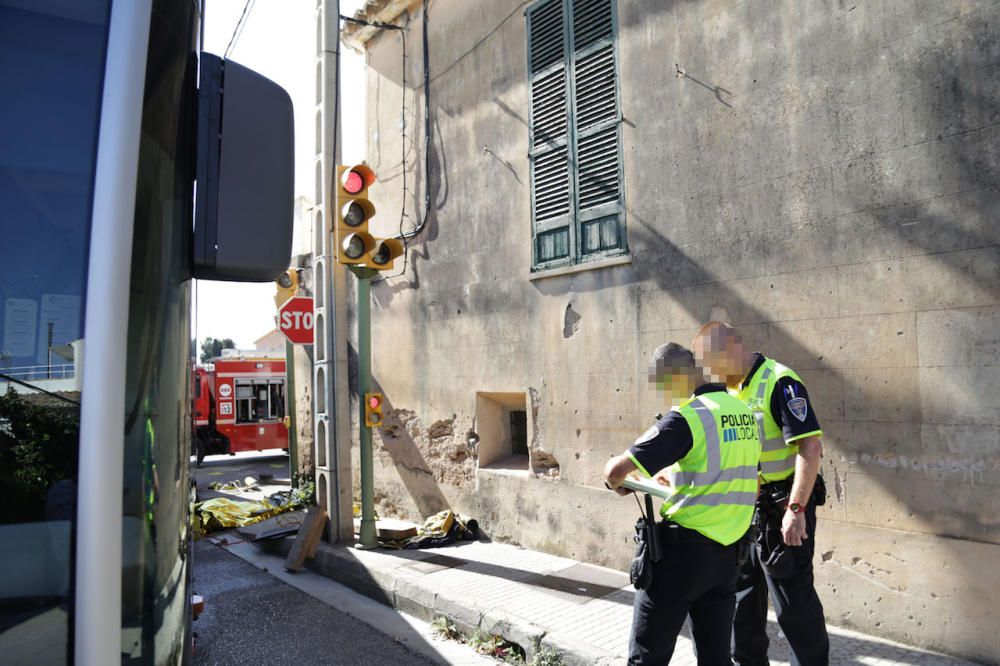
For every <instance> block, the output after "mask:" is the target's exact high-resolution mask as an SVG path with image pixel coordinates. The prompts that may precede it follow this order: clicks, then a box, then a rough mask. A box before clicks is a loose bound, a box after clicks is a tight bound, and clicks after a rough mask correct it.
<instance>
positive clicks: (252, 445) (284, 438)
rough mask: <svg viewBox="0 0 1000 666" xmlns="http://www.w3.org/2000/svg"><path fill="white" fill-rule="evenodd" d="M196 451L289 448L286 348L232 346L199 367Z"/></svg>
mask: <svg viewBox="0 0 1000 666" xmlns="http://www.w3.org/2000/svg"><path fill="white" fill-rule="evenodd" d="M193 385H194V406H193V407H194V409H193V411H194V437H193V448H194V454H195V455H197V457H198V464H199V465H200V464H201V462H202V460H204V458H205V456H206V455H213V454H219V453H227V454H229V455H233V454H235V453H237V452H238V451H263V450H265V449H284V450H286V451H287V450H288V428H287V427H286V426H285V414H286V406H285V356H284V353H280V354H277V353H275V354H269V353H267V352H241V351H238V350H231V349H226V350H224V351H223V354H222V356H221V357H220V358H216V359H214V360H213V361H212V362H210V363H207V364H205V365H200V366H197V367H195V369H194V377H193Z"/></svg>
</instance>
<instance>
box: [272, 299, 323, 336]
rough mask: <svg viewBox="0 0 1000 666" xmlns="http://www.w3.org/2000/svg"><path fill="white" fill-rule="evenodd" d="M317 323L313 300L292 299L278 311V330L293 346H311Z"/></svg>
mask: <svg viewBox="0 0 1000 666" xmlns="http://www.w3.org/2000/svg"><path fill="white" fill-rule="evenodd" d="M315 323H316V316H315V314H314V313H313V299H311V298H304V297H302V296H299V297H297V298H292V299H289V300H288V301H286V302H285V304H284V305H282V306H281V307H280V308H279V309H278V330H279V331H281V333H282V334H283V335H284V336H285V337H286V338H288V340H289V341H290V342H292V343H293V344H296V345H311V344H312V343H313V326H314V325H315Z"/></svg>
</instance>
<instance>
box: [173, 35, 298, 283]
mask: <svg viewBox="0 0 1000 666" xmlns="http://www.w3.org/2000/svg"><path fill="white" fill-rule="evenodd" d="M200 60H201V76H200V83H199V90H198V135H197V141H198V145H197V147H196V155H197V157H196V159H197V165H196V168H197V172H196V178H197V181H198V182H197V190H196V195H195V215H194V242H193V257H192V274H193V275H194V277H196V278H200V279H205V280H229V281H235V282H269V281H271V280H274V279H276V278H277V277H278V276H279V275H281V274H282V273H284V272H285V270H286V269H287V268H288V265H289V263H290V262H291V256H292V210H293V205H294V204H293V187H294V179H295V171H294V168H295V167H294V129H293V116H292V100H291V98H290V97H289V96H288V93H287V92H285V90H284V89H283V88H282V87H281V86H279V85H277V84H276V83H274V82H273V81H271V80H269V79H266V78H264V77H263V76H261V75H260V74H258V73H256V72H254V71H252V70H250V69H247V68H246V67H243V66H242V65H239V64H237V63H235V62H233V61H232V60H225V61H223V60H222V59H221V58H219V57H218V56H216V55H212V54H210V53H202V54H201V57H200Z"/></svg>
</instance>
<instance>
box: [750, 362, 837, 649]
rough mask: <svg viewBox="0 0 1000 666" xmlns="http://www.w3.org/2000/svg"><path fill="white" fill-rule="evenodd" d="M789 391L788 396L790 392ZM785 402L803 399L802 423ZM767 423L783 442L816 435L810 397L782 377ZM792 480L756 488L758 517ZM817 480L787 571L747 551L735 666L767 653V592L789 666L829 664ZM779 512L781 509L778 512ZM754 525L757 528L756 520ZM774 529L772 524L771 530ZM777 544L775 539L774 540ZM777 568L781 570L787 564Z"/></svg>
mask: <svg viewBox="0 0 1000 666" xmlns="http://www.w3.org/2000/svg"><path fill="white" fill-rule="evenodd" d="M766 360H767V359H766V358H765V357H764V355H763V354H758V356H757V360H756V362H755V363H754V365H753V367H752V368H751V369H750V372H749V373H747V376H746V378H745V379H744V380H743V385H746V384H747V383H748V382H750V380H751V379H752V378H753V376H754V374H755V373H756V372H757V371H758V370H759V369H760V367H761V366H762V365H763V364H764V362H765V361H766ZM789 389H791V390H789ZM789 396H794V397H795V398H803V399H805V401H806V404H807V410H806V415H805V416H806V418H805V419H801V418H799V416H800V415H801V407H800V406H799V404H800V403H799V404H797V405H796V407H798V409H797V411H798V415H796V416H794V417H793V415H792V413H791V411H790V408H789V405H788V400H789ZM767 407H768V408H769V409H770V412H771V417H772V418H773V419H774V421H775V423H777V424H778V425H780V426H781V428H782V433H783V435H784V437H785V439H786V440H788V439H792V438H795V437H796V436H801V435H804V434H807V433H812V432H816V431H819V430H820V425H819V421H818V420H817V418H816V411H815V410H814V409H813V407H812V402H811V401H810V400H809V394H808V392H807V391H806V387H805V385H804V384H802V382H800V381H798V380H796V379H794V378H791V377H783V378H781V379H779V380H778V385H777V386H776V387H775V388H774V390H773V392H772V394H771V401H770V404H769V405H768V406H767ZM791 486H792V478H789V479H787V480H785V481H777V482H774V483H767V484H764V485H763V486H761V491H760V498H759V499H758V517H761V516H762V515H763V514H764V513H765V509H766V508H765V507H762V506H761V504H762V503H764V502H765V500H766V498H767V497H769V496H770V494H771V493H778V494H780V493H784V494H785V496H787V495H788V494H789V493H790V491H791ZM823 487H824V486H823V480H822V477H820V476H817V479H816V486H815V487H814V490H813V496H812V498H811V499H810V501H809V504H808V505H807V507H806V510H805V518H806V533H807V534H808V536H809V538H808V539H806V540H804V541H803V542H802V545H801V546H794V547H792V546H785V547H784V548H785V550H786V552H785V555H784V558H789V557H790V559H791V562H790V563H787V566H786V571H784V572H779V571H778V570H777V569H775V570H773V571H774V573H777V574H778V575H779V576H780V577H778V578H776V577H775V576H774V575H771V573H769V572H768V571H767V570H765V568H764V567H763V566H762V564H761V559H760V552H759V551H758V549H757V548H751V550H750V557H749V558H748V559H747V561H746V563H745V564H744V565H743V567H742V568H741V570H740V575H739V581H738V583H737V591H736V616H735V618H734V622H733V660H734V661H735V663H736V664H737V666H766V665H767V664H768V663H769V662H768V658H767V648H768V638H767V633H766V627H767V599H768V592H770V597H771V604H772V605H773V606H774V612H775V615H777V617H778V624H779V626H780V627H781V630H782V631H783V632H784V634H785V637H786V638H787V639H788V643H789V646H790V647H791V652H792V655H791V664H792V666H825V664H828V663H829V652H830V641H829V637H828V635H827V631H826V620H825V618H824V615H823V605H822V603H820V600H819V596H818V595H817V594H816V588H815V587H814V585H813V564H812V560H813V554H814V552H815V548H816V539H815V536H816V502H817V501H819V502H820V503H822V502H823V501H824V500H825V492H824V491H823ZM782 508H783V507H782ZM781 517H782V514H781V512H779V513H777V514H776V515H773V516H772V518H771V520H772V521H780V520H781ZM754 522H755V525H757V526H758V529H759V526H760V523H759V522H758V520H757V519H755V521H754ZM773 528H774V524H773V523H772V530H773ZM778 539H779V540H780V537H778ZM779 564H782V565H785V564H786V562H780V563H779Z"/></svg>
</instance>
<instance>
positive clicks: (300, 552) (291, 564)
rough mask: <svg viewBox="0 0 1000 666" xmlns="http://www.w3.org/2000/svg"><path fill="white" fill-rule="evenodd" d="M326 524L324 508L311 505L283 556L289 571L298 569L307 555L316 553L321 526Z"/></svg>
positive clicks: (310, 555) (321, 530) (320, 536)
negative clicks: (285, 555) (285, 554)
mask: <svg viewBox="0 0 1000 666" xmlns="http://www.w3.org/2000/svg"><path fill="white" fill-rule="evenodd" d="M325 526H326V509H324V508H323V507H320V506H311V507H309V511H308V512H307V513H306V518H305V520H303V521H302V527H300V528H299V533H298V534H297V535H296V536H295V542H294V543H292V549H291V550H290V551H288V557H287V558H285V568H286V569H288V570H289V571H299V570H300V569H302V565H303V564H305V561H306V558H307V557H312V556H313V555H315V554H316V549H317V548H318V547H319V540H320V538H322V536H323V528H324V527H325Z"/></svg>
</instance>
